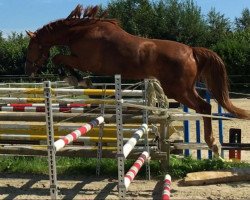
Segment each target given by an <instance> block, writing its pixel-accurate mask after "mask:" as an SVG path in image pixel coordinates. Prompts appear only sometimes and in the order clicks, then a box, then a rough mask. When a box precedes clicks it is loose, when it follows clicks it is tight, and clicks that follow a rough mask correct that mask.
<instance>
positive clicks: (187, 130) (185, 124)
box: [183, 106, 190, 156]
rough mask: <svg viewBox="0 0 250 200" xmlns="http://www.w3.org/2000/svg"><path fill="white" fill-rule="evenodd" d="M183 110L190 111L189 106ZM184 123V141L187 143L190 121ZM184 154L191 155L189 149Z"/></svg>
mask: <svg viewBox="0 0 250 200" xmlns="http://www.w3.org/2000/svg"><path fill="white" fill-rule="evenodd" d="M183 111H184V112H188V107H187V106H184V108H183ZM183 123H184V142H185V143H189V121H188V120H185V121H184V122H183ZM184 155H185V156H189V155H190V151H189V149H185V151H184Z"/></svg>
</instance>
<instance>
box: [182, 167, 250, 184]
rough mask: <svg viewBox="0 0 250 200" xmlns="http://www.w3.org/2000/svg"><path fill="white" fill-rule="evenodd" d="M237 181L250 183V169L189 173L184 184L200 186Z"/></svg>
mask: <svg viewBox="0 0 250 200" xmlns="http://www.w3.org/2000/svg"><path fill="white" fill-rule="evenodd" d="M237 181H250V168H242V169H240V168H238V169H231V170H226V171H206V172H193V173H188V174H187V176H186V177H185V178H184V181H183V184H184V185H189V186H191V185H192V186H198V185H208V184H218V183H229V182H237Z"/></svg>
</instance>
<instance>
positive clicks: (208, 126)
mask: <svg viewBox="0 0 250 200" xmlns="http://www.w3.org/2000/svg"><path fill="white" fill-rule="evenodd" d="M179 102H180V103H182V104H184V105H186V106H188V107H189V108H191V109H194V110H195V111H196V112H197V113H201V114H207V115H211V105H210V104H209V103H207V102H206V101H205V100H203V99H202V98H201V97H200V96H199V95H198V93H197V92H196V90H194V89H193V90H190V91H189V92H186V93H185V94H184V96H182V98H181V99H179ZM203 121H204V138H205V142H206V143H207V145H208V147H209V148H210V149H211V150H212V151H213V153H214V155H215V156H219V149H218V146H217V145H216V142H215V138H214V136H213V131H212V120H211V118H209V117H203Z"/></svg>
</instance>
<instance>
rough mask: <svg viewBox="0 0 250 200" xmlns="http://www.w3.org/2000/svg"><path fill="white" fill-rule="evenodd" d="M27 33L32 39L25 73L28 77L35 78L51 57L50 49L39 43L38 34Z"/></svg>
mask: <svg viewBox="0 0 250 200" xmlns="http://www.w3.org/2000/svg"><path fill="white" fill-rule="evenodd" d="M26 32H27V34H28V36H29V37H30V42H29V46H28V52H27V57H26V63H25V73H26V74H27V75H28V76H35V74H36V73H37V72H38V70H39V69H40V68H41V67H42V65H43V64H44V63H45V61H46V60H47V59H48V57H49V47H48V46H44V45H42V44H40V43H39V39H38V38H37V35H36V33H32V32H31V31H26Z"/></svg>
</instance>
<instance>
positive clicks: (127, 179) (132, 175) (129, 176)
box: [124, 151, 149, 190]
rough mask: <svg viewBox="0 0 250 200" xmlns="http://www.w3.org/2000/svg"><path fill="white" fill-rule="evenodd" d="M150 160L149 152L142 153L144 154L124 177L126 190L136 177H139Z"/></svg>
mask: <svg viewBox="0 0 250 200" xmlns="http://www.w3.org/2000/svg"><path fill="white" fill-rule="evenodd" d="M148 158H149V154H148V152H147V151H144V152H142V154H141V155H140V156H139V158H138V159H137V160H136V161H135V163H134V164H133V166H132V167H131V168H130V169H129V170H128V172H127V173H126V175H125V176H124V185H125V187H126V190H127V189H128V187H129V185H130V183H131V182H132V181H133V180H134V178H135V176H136V175H137V173H138V172H139V170H140V169H141V167H142V165H143V164H144V162H145V161H146V160H147V159H148Z"/></svg>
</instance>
